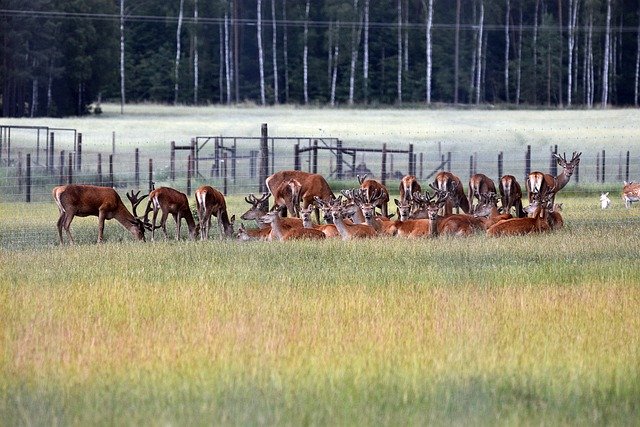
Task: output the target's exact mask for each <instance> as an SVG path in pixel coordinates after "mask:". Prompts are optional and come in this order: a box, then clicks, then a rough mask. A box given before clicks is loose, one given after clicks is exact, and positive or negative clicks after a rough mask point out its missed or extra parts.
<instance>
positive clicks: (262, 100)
mask: <svg viewBox="0 0 640 427" xmlns="http://www.w3.org/2000/svg"><path fill="white" fill-rule="evenodd" d="M256 8H257V17H258V18H257V19H258V21H257V23H256V30H257V32H258V69H259V71H260V105H266V103H267V100H266V99H265V94H264V52H263V51H262V0H258V1H257V2H256Z"/></svg>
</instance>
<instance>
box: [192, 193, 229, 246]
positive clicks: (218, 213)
mask: <svg viewBox="0 0 640 427" xmlns="http://www.w3.org/2000/svg"><path fill="white" fill-rule="evenodd" d="M195 196H196V206H197V208H198V220H199V222H200V238H201V239H202V240H207V239H208V238H209V229H210V228H211V216H212V215H213V216H215V217H216V218H217V219H218V227H219V228H220V237H224V236H226V237H231V236H232V235H233V222H234V221H235V219H236V216H235V215H234V216H232V217H231V219H229V214H228V213H227V202H226V201H225V199H224V195H223V194H222V193H221V192H220V191H218V190H216V189H215V188H213V187H211V186H210V185H203V186H201V187H198V189H197V190H196V192H195Z"/></svg>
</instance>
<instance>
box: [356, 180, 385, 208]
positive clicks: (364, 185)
mask: <svg viewBox="0 0 640 427" xmlns="http://www.w3.org/2000/svg"><path fill="white" fill-rule="evenodd" d="M357 177H358V183H360V189H361V190H362V192H363V197H364V198H365V199H368V200H373V197H374V195H377V197H376V203H375V206H376V207H379V208H380V211H381V212H382V216H385V217H388V214H389V212H388V204H389V191H388V190H387V187H385V186H384V185H383V184H381V183H380V182H378V181H376V180H375V179H371V178H367V175H366V174H365V175H363V176H362V177H360V175H357Z"/></svg>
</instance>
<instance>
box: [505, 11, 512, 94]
mask: <svg viewBox="0 0 640 427" xmlns="http://www.w3.org/2000/svg"><path fill="white" fill-rule="evenodd" d="M510 14H511V2H510V0H507V4H506V12H505V17H504V100H505V101H507V102H509V42H510V38H509V15H510Z"/></svg>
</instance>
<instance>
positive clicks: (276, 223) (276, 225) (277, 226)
mask: <svg viewBox="0 0 640 427" xmlns="http://www.w3.org/2000/svg"><path fill="white" fill-rule="evenodd" d="M271 231H272V232H273V234H274V235H275V236H276V238H277V239H278V240H282V239H283V236H284V232H283V230H282V223H281V222H280V217H279V216H276V217H274V219H273V221H272V222H271Z"/></svg>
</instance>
